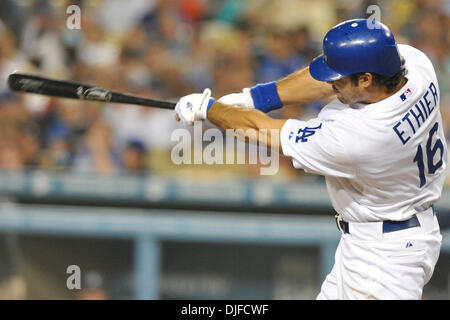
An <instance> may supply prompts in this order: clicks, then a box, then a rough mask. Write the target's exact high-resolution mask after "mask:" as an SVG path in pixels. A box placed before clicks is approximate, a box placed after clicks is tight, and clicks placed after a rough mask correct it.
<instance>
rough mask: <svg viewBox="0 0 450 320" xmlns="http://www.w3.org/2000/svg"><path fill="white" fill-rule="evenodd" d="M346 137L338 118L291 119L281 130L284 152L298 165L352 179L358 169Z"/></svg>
mask: <svg viewBox="0 0 450 320" xmlns="http://www.w3.org/2000/svg"><path fill="white" fill-rule="evenodd" d="M343 139H345V131H343V130H342V129H341V128H339V125H337V123H336V122H335V121H327V120H322V119H319V118H315V119H311V120H309V121H301V120H294V119H289V120H287V121H286V123H285V124H284V126H283V127H282V129H281V133H280V140H281V146H282V150H283V154H284V155H285V156H288V157H291V158H292V163H293V165H294V167H295V168H297V169H303V170H304V171H305V172H308V173H313V174H319V175H323V176H333V177H340V178H349V179H350V178H353V177H354V176H355V175H356V173H355V172H356V168H355V166H354V165H353V163H352V161H351V159H350V157H349V156H348V154H347V151H346V149H345V146H344V144H343V143H342V140H343Z"/></svg>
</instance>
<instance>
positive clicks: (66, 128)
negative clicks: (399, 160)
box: [0, 0, 450, 178]
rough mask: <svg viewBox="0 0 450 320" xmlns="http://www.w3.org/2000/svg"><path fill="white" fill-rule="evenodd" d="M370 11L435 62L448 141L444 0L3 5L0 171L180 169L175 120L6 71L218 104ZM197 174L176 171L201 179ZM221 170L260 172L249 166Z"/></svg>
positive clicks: (449, 66) (285, 171)
mask: <svg viewBox="0 0 450 320" xmlns="http://www.w3.org/2000/svg"><path fill="white" fill-rule="evenodd" d="M372 4H376V5H378V6H379V7H380V9H381V21H382V22H384V23H385V24H387V25H388V26H389V27H390V28H391V29H392V30H393V32H394V34H395V35H396V37H397V41H398V42H399V43H409V44H411V45H413V46H415V47H417V48H419V49H421V50H423V51H424V52H425V53H426V54H427V55H428V56H429V57H430V59H431V60H432V61H433V63H434V66H435V69H436V72H437V73H438V77H439V83H440V91H441V97H442V99H441V108H442V112H443V115H444V118H445V124H446V132H447V134H448V138H449V140H450V117H449V116H448V115H449V113H450V112H449V110H450V94H449V92H450V90H449V88H450V76H449V75H450V52H449V42H450V35H449V33H448V30H449V29H450V19H449V15H450V1H448V0H392V1H350V0H336V1H329V0H246V1H239V0H127V1H123V0H97V1H96V0H90V1H81V0H78V1H76V0H72V1H66V0H60V1H59V0H44V1H42V0H36V1H32V0H28V1H27V0H22V1H18V0H2V1H1V2H0V169H2V170H20V169H25V168H41V169H46V170H69V171H73V172H97V173H101V174H108V173H120V172H128V173H129V172H142V171H145V172H156V173H160V174H169V173H173V172H178V171H179V170H181V168H177V169H176V170H175V169H174V165H173V164H172V163H171V161H170V150H171V148H172V146H173V145H174V144H175V142H173V141H171V139H170V135H171V132H173V130H174V129H176V128H179V127H180V124H178V123H177V122H176V121H174V115H173V112H170V111H167V110H159V109H154V108H142V107H137V106H127V105H105V104H100V103H89V102H84V101H76V100H67V99H55V98H48V97H43V96H37V95H16V94H14V93H12V92H10V91H9V90H8V88H7V85H6V79H7V77H8V75H9V74H10V73H11V72H12V71H15V70H20V71H23V72H30V73H35V74H42V75H46V76H50V77H54V78H59V79H68V80H73V81H78V82H87V83H92V84H96V85H98V86H101V87H105V88H110V89H112V90H116V91H122V92H129V93H132V94H137V95H143V96H148V97H152V98H160V99H168V100H172V101H176V100H177V98H178V97H180V96H182V95H185V94H188V93H192V92H199V91H202V90H203V89H204V88H206V87H209V88H211V89H212V90H213V96H214V97H216V98H219V97H220V96H222V95H225V94H227V93H231V92H239V91H240V90H242V88H244V87H250V86H252V85H254V84H256V83H259V82H268V81H273V80H277V79H279V78H281V77H283V76H285V75H287V74H289V73H291V72H293V71H295V70H297V69H300V68H302V67H304V66H306V65H307V64H308V63H309V62H310V61H311V59H312V58H314V57H315V56H316V55H318V54H320V52H321V41H322V39H323V36H324V35H325V33H326V31H327V30H328V29H329V28H331V27H332V26H333V25H335V24H337V23H338V22H340V21H343V20H346V19H350V18H360V17H368V14H367V13H366V9H367V7H368V6H369V5H372ZM69 5H77V6H79V7H80V8H81V25H80V26H81V28H80V29H69V28H67V19H68V18H69V17H70V16H71V13H72V12H69V13H67V12H66V9H67V8H68V6H69ZM321 106H322V103H321V102H318V103H315V104H311V105H308V106H303V107H300V106H289V107H286V108H283V109H282V110H281V111H279V112H275V113H274V116H282V117H291V118H305V117H312V116H314V114H316V113H317V112H318V110H319V109H320V107H321ZM194 167H195V166H184V169H183V170H191V171H193V172H196V174H198V171H196V170H198V168H194ZM219 167H220V166H219ZM222 167H227V166H222ZM281 167H282V170H281V174H280V175H279V177H290V178H292V177H294V178H295V177H298V171H294V170H293V169H292V168H291V167H290V165H289V163H288V162H286V163H284V162H283V163H282V164H281ZM222 169H223V171H227V172H228V174H229V175H239V176H242V174H244V175H248V176H254V175H257V174H259V170H254V168H252V166H240V167H239V168H238V169H236V170H229V169H228V168H222ZM222 169H221V168H218V167H215V168H214V170H215V171H214V172H215V173H216V174H219V172H221V170H222ZM209 170H210V169H209ZM294 172H295V173H294Z"/></svg>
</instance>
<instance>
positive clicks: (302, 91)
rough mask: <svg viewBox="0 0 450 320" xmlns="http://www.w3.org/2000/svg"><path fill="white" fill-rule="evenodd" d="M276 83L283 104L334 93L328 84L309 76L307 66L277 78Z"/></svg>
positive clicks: (309, 99) (312, 100)
mask: <svg viewBox="0 0 450 320" xmlns="http://www.w3.org/2000/svg"><path fill="white" fill-rule="evenodd" d="M276 85H277V91H278V95H279V96H280V99H281V101H282V102H283V105H289V104H306V103H311V102H314V101H317V100H321V99H325V98H329V97H331V96H333V95H334V92H333V89H332V87H331V85H330V84H328V83H326V82H323V81H317V80H315V79H314V78H313V77H312V76H311V74H310V73H309V67H306V68H304V69H302V70H299V71H297V72H294V73H292V74H290V75H289V76H287V77H286V78H283V79H280V80H278V81H277V84H276Z"/></svg>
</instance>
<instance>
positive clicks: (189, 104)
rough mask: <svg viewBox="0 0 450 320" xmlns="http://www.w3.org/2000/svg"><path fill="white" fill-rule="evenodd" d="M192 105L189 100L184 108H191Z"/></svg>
mask: <svg viewBox="0 0 450 320" xmlns="http://www.w3.org/2000/svg"><path fill="white" fill-rule="evenodd" d="M193 107H194V106H193V105H192V103H191V102H190V101H188V102H187V105H186V108H188V110H192V108H193Z"/></svg>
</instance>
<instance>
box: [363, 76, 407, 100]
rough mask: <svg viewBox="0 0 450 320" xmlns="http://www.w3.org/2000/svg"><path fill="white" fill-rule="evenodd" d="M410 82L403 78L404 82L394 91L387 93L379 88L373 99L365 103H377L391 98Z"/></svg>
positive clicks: (372, 96)
mask: <svg viewBox="0 0 450 320" xmlns="http://www.w3.org/2000/svg"><path fill="white" fill-rule="evenodd" d="M406 82H408V79H407V78H406V77H403V79H402V81H400V82H399V84H398V85H397V86H396V87H395V88H394V89H392V90H389V91H386V90H383V88H377V89H376V91H374V92H373V94H372V95H371V97H370V98H369V99H367V100H366V101H365V103H376V102H378V101H381V100H384V99H386V98H389V97H390V96H392V95H393V94H395V93H396V92H397V91H398V90H400V89H401V88H402V87H403V86H404V85H405V84H406Z"/></svg>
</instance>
